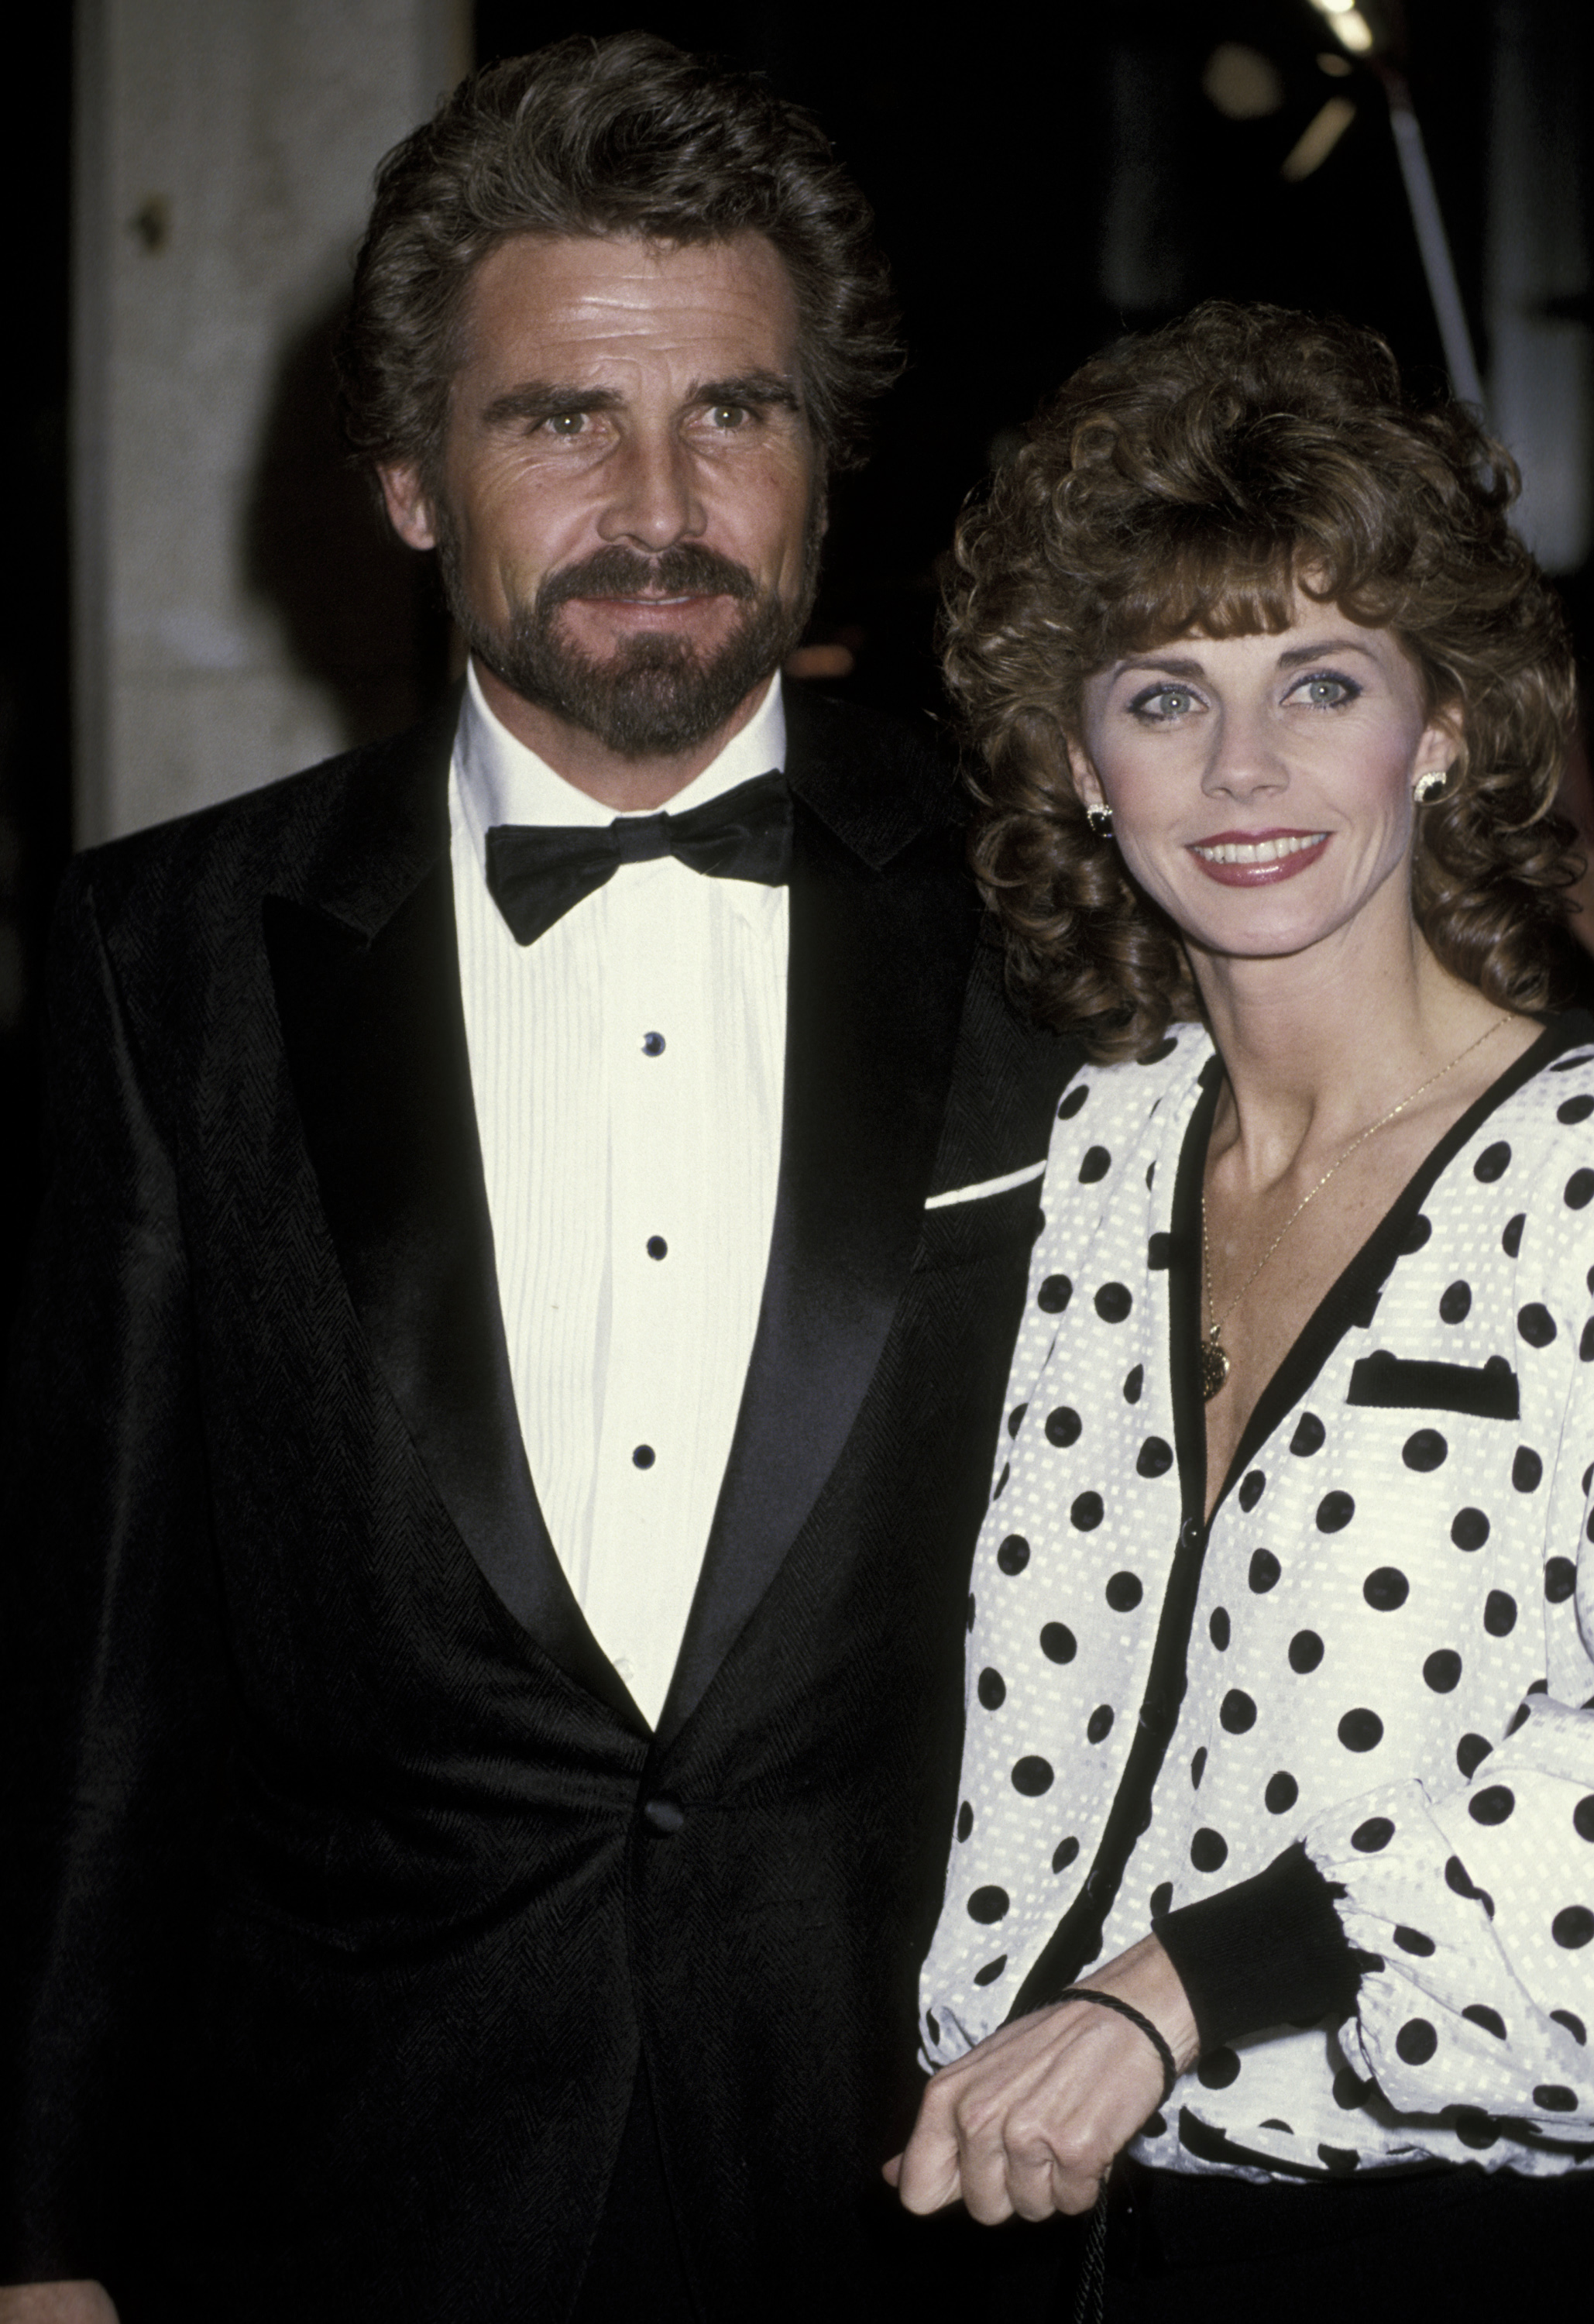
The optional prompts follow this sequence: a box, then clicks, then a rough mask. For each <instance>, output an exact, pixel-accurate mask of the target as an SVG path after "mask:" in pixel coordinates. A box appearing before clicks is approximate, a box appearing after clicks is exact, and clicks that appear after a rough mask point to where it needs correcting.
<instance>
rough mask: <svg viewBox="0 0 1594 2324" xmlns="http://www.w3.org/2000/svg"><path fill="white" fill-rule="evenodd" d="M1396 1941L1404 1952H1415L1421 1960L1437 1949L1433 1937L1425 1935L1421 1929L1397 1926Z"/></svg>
mask: <svg viewBox="0 0 1594 2324" xmlns="http://www.w3.org/2000/svg"><path fill="white" fill-rule="evenodd" d="M1395 1941H1396V1944H1397V1945H1398V1946H1399V1947H1400V1950H1401V1951H1402V1952H1403V1953H1414V1954H1415V1955H1416V1957H1417V1959H1418V1960H1427V1958H1428V1956H1429V1954H1430V1953H1431V1952H1433V1950H1434V1949H1435V1948H1434V1943H1433V1938H1432V1937H1425V1936H1424V1934H1423V1932H1422V1931H1421V1929H1406V1928H1397V1929H1396V1931H1395Z"/></svg>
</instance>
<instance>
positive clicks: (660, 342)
mask: <svg viewBox="0 0 1594 2324" xmlns="http://www.w3.org/2000/svg"><path fill="white" fill-rule="evenodd" d="M382 481H383V484H384V487H385V489H386V492H387V496H388V505H389V510H390V512H391V513H392V518H393V521H394V523H395V525H396V527H397V529H398V530H399V531H400V532H401V535H402V536H403V537H404V538H405V539H407V540H409V541H410V542H411V544H412V545H413V546H415V547H417V548H428V547H431V546H433V545H435V546H436V547H437V548H438V550H439V553H440V557H441V560H442V565H443V571H444V577H445V583H446V586H447V591H448V596H449V602H450V605H451V607H452V610H453V612H454V613H455V616H456V620H457V621H458V622H459V623H460V626H461V628H462V629H463V630H464V632H465V635H466V637H467V638H468V639H469V641H470V643H471V647H472V649H473V650H474V651H475V654H476V656H477V658H478V659H479V660H480V661H481V662H483V663H484V664H485V666H486V667H487V669H489V670H490V671H492V672H493V673H494V674H495V675H496V676H497V677H498V678H499V679H500V680H502V683H503V684H504V685H505V686H506V687H508V688H509V689H510V690H511V693H513V694H515V695H518V696H521V698H522V699H523V700H525V701H527V702H530V703H532V704H534V705H537V706H538V707H539V709H541V710H543V711H544V712H547V713H551V714H552V715H554V716H555V717H556V718H557V719H558V720H560V721H562V722H564V723H565V724H567V725H570V726H574V727H576V728H579V729H581V730H582V731H583V732H584V733H588V734H592V735H595V736H596V737H597V738H598V740H599V741H600V742H602V743H603V744H604V746H605V747H606V748H607V749H609V750H611V751H613V752H617V753H618V754H620V755H622V756H623V757H628V758H648V757H655V756H668V755H671V754H675V753H678V752H684V751H687V750H690V749H692V748H693V747H695V746H696V744H697V743H699V742H703V741H704V740H705V737H707V736H709V735H711V734H713V733H714V732H715V731H716V730H717V729H718V728H719V727H720V726H722V725H723V724H725V722H726V721H727V720H728V719H729V718H730V717H731V715H733V712H734V711H735V710H736V708H737V706H738V705H740V704H741V703H742V702H743V701H744V700H745V699H746V698H747V696H749V694H750V693H751V691H752V689H753V688H754V687H757V686H758V685H760V683H761V682H762V681H763V680H764V679H765V678H768V677H769V673H770V672H771V671H772V670H773V669H777V668H778V667H779V663H780V661H781V659H782V658H783V656H784V654H785V653H786V652H787V650H788V649H789V647H790V646H792V645H793V644H795V643H796V641H797V636H798V635H799V634H800V632H801V630H802V627H803V623H804V622H805V621H806V617H807V613H808V608H809V604H810V603H811V601H812V595H813V586H814V578H815V564H816V561H817V560H816V551H817V547H818V539H819V534H820V531H821V530H822V528H823V517H822V513H821V495H820V493H819V490H818V476H817V470H816V463H815V453H814V447H813V442H812V438H811V437H810V433H809V429H808V426H807V422H806V419H805V417H804V415H803V411H802V409H801V402H800V389H799V374H798V365H797V305H796V300H795V299H794V297H793V295H792V290H791V284H790V281H789V279H788V275H787V272H786V268H785V266H784V264H783V263H782V262H781V260H780V258H779V256H778V254H776V252H775V251H774V249H773V248H772V247H771V245H770V244H769V243H768V242H766V241H764V240H763V238H762V237H761V236H760V235H751V234H750V235H740V236H738V237H737V238H736V239H735V240H733V241H731V242H722V243H710V244H701V245H692V246H687V247H677V246H674V245H662V246H661V245H654V244H648V243H645V242H642V241H640V240H637V239H634V238H632V237H630V236H613V237H611V236H598V235H590V236H589V235H581V236H570V237H552V236H546V235H518V236H517V237H516V238H515V239H514V240H512V241H511V242H506V243H503V244H500V245H499V247H498V248H497V249H496V250H494V251H493V252H492V253H491V254H489V255H488V256H487V257H486V258H485V259H484V260H483V262H482V263H481V265H480V266H479V267H478V268H477V270H476V272H475V277H474V279H473V281H472V284H471V288H470V291H469V293H468V297H467V302H466V307H465V316H464V333H463V360H462V362H461V364H460V367H459V370H458V372H457V373H456V376H455V380H454V385H453V393H452V400H451V403H450V408H449V420H448V429H447V439H446V442H445V446H444V450H443V456H442V459H441V462H440V467H439V473H438V475H437V476H436V478H435V479H423V478H422V477H421V476H420V475H419V472H418V471H417V470H415V469H413V468H407V467H400V468H394V469H391V470H388V471H385V472H384V474H383V478H382Z"/></svg>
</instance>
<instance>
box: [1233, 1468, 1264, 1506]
mask: <svg viewBox="0 0 1594 2324" xmlns="http://www.w3.org/2000/svg"><path fill="white" fill-rule="evenodd" d="M1266 1484H1267V1478H1266V1477H1265V1476H1264V1475H1263V1474H1262V1471H1260V1469H1251V1470H1248V1471H1247V1473H1246V1474H1245V1475H1244V1476H1243V1477H1242V1478H1241V1479H1240V1480H1239V1494H1238V1495H1237V1497H1236V1498H1237V1499H1238V1500H1239V1506H1240V1508H1242V1509H1243V1510H1244V1511H1245V1513H1246V1515H1247V1516H1249V1515H1250V1513H1251V1511H1252V1510H1253V1509H1254V1508H1256V1506H1257V1503H1258V1501H1259V1500H1260V1499H1261V1498H1262V1492H1263V1488H1264V1487H1265V1486H1266Z"/></svg>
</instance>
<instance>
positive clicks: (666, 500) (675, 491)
mask: <svg viewBox="0 0 1594 2324" xmlns="http://www.w3.org/2000/svg"><path fill="white" fill-rule="evenodd" d="M608 469H609V480H610V485H611V491H610V496H609V499H608V501H607V502H606V503H605V505H604V509H603V511H602V512H601V514H600V516H599V518H598V531H599V533H600V534H601V536H602V537H603V539H604V540H630V541H634V542H635V543H636V544H637V546H638V547H639V548H640V549H668V548H670V547H671V546H672V545H673V544H674V543H675V542H676V541H677V540H691V539H696V537H697V536H698V535H699V534H700V533H702V531H703V530H704V527H705V513H704V508H703V503H702V500H701V497H700V495H699V493H698V491H697V488H696V476H695V474H694V471H693V466H692V460H691V456H690V454H689V453H688V452H687V450H686V447H685V446H684V445H683V444H681V443H680V441H679V440H678V439H677V438H676V437H675V436H673V435H670V434H663V435H652V434H650V433H647V432H642V431H639V433H638V434H636V435H635V436H633V437H631V438H630V439H629V440H628V441H627V442H626V443H625V444H624V445H622V447H621V448H620V450H619V452H618V454H617V456H616V457H615V458H614V459H613V460H612V461H610V463H609V464H608Z"/></svg>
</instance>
